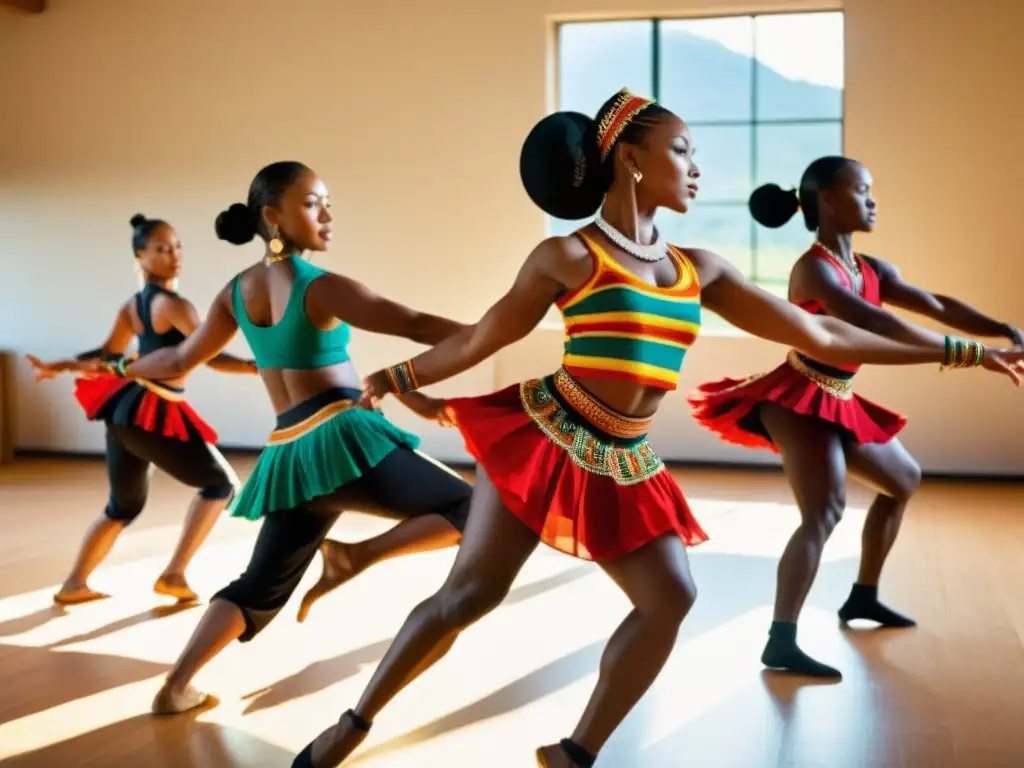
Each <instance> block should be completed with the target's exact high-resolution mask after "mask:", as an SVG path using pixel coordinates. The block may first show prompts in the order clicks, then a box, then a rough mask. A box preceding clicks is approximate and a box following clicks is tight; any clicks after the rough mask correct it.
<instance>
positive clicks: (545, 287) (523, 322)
mask: <svg viewBox="0 0 1024 768" xmlns="http://www.w3.org/2000/svg"><path fill="white" fill-rule="evenodd" d="M566 247H567V246H566V243H565V238H550V239H548V240H545V241H544V242H543V243H541V244H540V245H539V246H537V248H535V249H534V251H533V253H531V254H530V256H529V257H528V258H527V259H526V262H525V263H524V264H523V266H522V267H521V268H520V270H519V274H518V275H517V276H516V279H515V282H514V283H513V284H512V287H511V288H510V289H509V291H508V292H507V293H506V294H505V295H504V296H502V297H501V298H500V299H498V301H497V303H496V304H494V305H493V306H492V307H491V308H490V309H488V310H487V312H485V313H484V316H483V317H482V318H480V320H479V321H478V322H477V323H475V324H473V325H470V326H467V327H465V328H464V329H463V330H461V331H459V332H458V333H456V334H455V335H453V336H449V337H448V338H446V339H445V340H444V341H442V342H441V343H440V344H437V345H436V346H434V347H431V348H430V349H428V350H426V351H425V352H423V353H421V354H419V355H417V356H416V357H414V358H413V359H412V360H410V361H409V362H408V363H404V364H403V366H407V367H411V368H412V371H413V375H414V376H415V385H414V387H413V388H418V387H423V386H427V385H428V384H434V383H436V382H438V381H443V380H444V379H448V378H451V377H452V376H455V375H456V374H459V373H462V372H463V371H465V370H468V369H470V368H472V367H473V366H474V365H476V364H478V363H480V362H483V361H484V360H486V359H487V358H488V357H490V356H491V355H493V354H494V353H495V352H497V351H498V350H500V349H502V348H503V347H507V346H508V345H509V344H512V343H514V342H516V341H519V340H520V339H522V338H523V337H525V336H526V335H527V334H528V333H529V332H530V331H532V330H533V329H534V328H536V327H537V325H539V324H540V321H541V320H543V319H544V315H545V313H546V312H547V311H548V308H549V307H550V306H551V304H552V303H553V302H554V301H555V299H557V298H558V296H559V295H560V294H561V293H562V292H563V291H564V290H565V283H564V281H563V280H562V279H561V278H560V277H559V275H562V274H564V273H565V271H566V262H567V260H568V259H569V258H570V256H569V255H568V253H567V250H566ZM367 384H368V386H367V391H366V394H368V395H369V396H370V397H379V396H381V395H383V394H385V393H387V392H389V391H392V390H393V387H391V386H390V379H389V378H388V376H387V371H377V372H376V373H374V374H372V375H371V376H369V377H367Z"/></svg>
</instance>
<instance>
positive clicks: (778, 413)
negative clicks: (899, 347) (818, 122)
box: [690, 157, 1024, 677]
mask: <svg viewBox="0 0 1024 768" xmlns="http://www.w3.org/2000/svg"><path fill="white" fill-rule="evenodd" d="M801 209H802V211H803V216H804V222H805V223H806V225H807V228H808V229H809V230H811V231H812V232H814V231H817V236H818V237H817V241H816V242H815V243H814V244H813V245H812V246H811V248H810V250H808V251H807V253H805V254H804V255H803V256H802V257H801V258H800V259H799V260H798V261H797V263H796V265H795V266H794V267H793V271H792V273H791V275H790V280H789V298H790V301H792V302H794V303H795V304H797V305H798V306H800V307H802V308H803V309H805V310H806V311H808V312H810V313H812V314H815V315H831V316H832V317H836V318H839V319H841V320H845V321H846V322H848V323H851V324H852V325H856V326H858V327H860V328H863V329H865V330H868V331H872V332H873V333H876V334H879V335H881V336H885V337H887V338H890V339H893V340H896V341H905V342H908V343H914V344H917V343H928V342H929V341H933V342H938V341H939V340H941V339H942V336H941V335H940V334H937V333H934V332H932V331H927V330H925V329H923V328H920V327H918V326H915V325H912V324H911V323H908V322H907V321H906V320H903V319H902V318H901V317H899V316H898V315H895V314H893V313H892V312H889V311H888V310H886V309H884V308H883V307H882V305H883V303H886V304H892V305H894V306H897V307H902V308H904V309H909V310H911V311H914V312H917V313H919V314H922V315H925V316H927V317H931V318H932V319H935V320H938V321H939V322H941V323H943V324H945V325H947V326H949V327H951V328H955V329H957V330H960V331H963V332H966V333H969V334H971V335H974V336H989V337H1000V336H1001V337H1006V338H1008V339H1010V340H1011V341H1012V342H1013V343H1014V344H1017V345H1019V344H1021V343H1022V342H1024V338H1022V336H1021V332H1020V331H1018V330H1017V329H1016V328H1014V327H1013V326H1011V325H1008V324H1006V323H1000V322H997V321H996V320H993V319H991V318H989V317H986V316H985V315H983V314H982V313H981V312H979V311H977V310H975V309H973V308H971V307H969V306H968V305H967V304H965V303H963V302H962V301H959V300H957V299H954V298H951V297H949V296H941V295H938V294H932V293H929V292H928V291H926V290H924V289H922V288H918V287H916V286H913V285H910V284H908V283H906V282H904V281H903V279H902V278H901V277H900V273H899V271H898V270H897V269H896V267H894V266H893V265H892V264H889V263H887V262H884V261H882V260H880V259H876V258H873V257H870V256H864V255H861V254H857V253H854V251H853V245H852V239H853V234H854V233H855V232H871V231H872V230H873V229H874V226H875V216H876V213H877V204H876V202H875V198H874V195H873V194H872V191H871V174H870V173H868V170H867V169H866V168H865V167H864V166H863V165H861V164H860V163H858V162H856V161H854V160H850V159H848V158H845V157H822V158H820V159H818V160H815V161H814V162H813V163H811V165H810V166H809V167H808V168H807V170H806V171H805V172H804V175H803V178H802V179H801V181H800V190H799V198H798V196H797V191H796V190H792V191H789V192H786V191H783V190H782V189H780V188H779V187H778V186H777V185H774V184H769V185H766V186H763V187H761V188H759V189H757V190H756V191H755V192H754V194H753V195H752V196H751V198H750V210H751V213H752V214H753V215H754V218H755V219H756V220H757V221H758V222H759V223H760V224H762V225H764V226H766V227H772V228H775V227H781V226H782V225H783V224H785V223H786V222H788V221H789V220H790V219H791V218H792V217H793V215H794V214H796V212H797V210H801ZM947 338H948V337H947ZM966 352H967V350H966V348H964V347H954V348H952V349H951V350H950V353H951V356H952V359H953V366H952V367H958V365H957V363H958V361H959V363H960V364H963V365H966V364H967V363H968V362H969V361H967V360H966V359H964V357H965V355H966ZM859 367H860V366H857V365H848V366H829V365H824V364H822V363H821V362H820V361H817V360H813V359H811V358H809V357H807V356H806V355H803V354H801V353H799V352H797V351H795V350H793V351H791V352H790V353H789V355H788V356H787V358H786V362H784V363H783V364H782V365H780V366H779V367H778V368H776V369H775V370H773V371H771V372H770V373H766V374H762V375H759V376H754V377H751V378H749V379H746V380H737V379H723V380H721V381H716V382H711V383H706V384H703V385H702V386H701V387H700V388H699V389H698V391H697V392H696V393H695V394H693V395H692V396H691V397H690V403H691V406H692V407H693V413H694V415H695V417H696V418H697V420H698V421H699V422H700V423H701V424H703V425H704V426H705V427H707V428H708V429H711V430H712V431H714V432H716V433H717V434H718V435H719V436H720V437H721V438H722V439H723V440H725V441H727V442H731V443H737V444H739V445H744V446H748V447H751V448H767V449H769V450H771V451H775V452H776V453H779V454H781V455H782V460H783V466H784V467H785V470H786V476H787V477H788V478H789V482H790V485H791V486H792V488H793V492H794V494H795V495H796V500H797V504H798V506H799V507H800V514H801V517H802V519H803V522H802V523H801V525H800V527H799V528H797V530H796V532H795V533H794V534H793V536H792V538H791V539H790V540H789V544H788V545H787V546H786V549H785V551H784V552H783V555H782V559H781V561H780V563H779V573H778V586H777V594H776V598H775V617H774V619H775V620H774V621H773V623H772V627H771V630H770V631H769V634H768V642H767V645H766V646H765V649H764V653H763V654H762V656H761V661H762V662H763V663H764V664H765V665H766V666H768V667H771V668H775V669H784V670H789V671H792V672H796V673H800V674H805V675H811V676H814V677H841V674H840V672H839V671H838V670H837V669H834V668H833V667H830V666H828V665H826V664H822V663H820V662H818V661H815V660H814V659H812V658H811V657H810V656H808V655H807V654H805V653H804V652H803V651H801V650H800V648H799V646H798V645H797V643H796V621H797V617H798V616H799V615H800V609H801V608H802V607H803V604H804V600H805V599H806V597H807V593H808V592H809V591H810V588H811V584H812V583H813V582H814V576H815V574H816V573H817V570H818V564H819V562H820V560H821V553H822V549H823V548H824V546H825V542H826V541H827V540H828V537H829V535H830V534H831V533H832V530H833V529H834V528H835V526H836V523H838V522H839V518H840V517H841V516H842V513H843V509H844V507H845V506H846V477H847V474H850V475H852V476H853V477H855V478H856V479H858V480H860V481H862V482H864V483H866V484H868V485H869V486H871V487H872V488H875V489H877V490H878V491H879V494H878V496H877V497H876V498H875V501H874V503H873V504H872V505H871V508H870V509H869V511H868V515H867V520H866V521H865V523H864V532H863V537H862V540H863V552H862V554H861V562H860V572H859V574H858V576H857V582H856V583H855V584H854V585H853V590H852V592H851V593H850V596H849V598H848V599H847V600H846V603H845V604H844V605H843V606H842V608H840V610H839V618H840V619H841V620H842V621H843V622H849V621H851V620H853V619H868V620H873V621H876V622H878V623H879V624H881V625H883V626H888V627H911V626H914V621H913V620H912V619H909V618H907V617H906V616H903V615H901V614H899V613H897V612H896V611H894V610H892V609H891V608H888V607H886V606H885V605H883V604H882V603H880V602H879V600H878V581H879V578H880V576H881V572H882V566H883V564H884V563H885V560H886V557H887V556H888V554H889V551H890V550H891V549H892V545H893V542H894V541H895V540H896V534H897V533H898V532H899V528H900V523H901V521H902V519H903V510H904V509H905V507H906V504H907V501H908V500H909V499H910V496H911V495H912V494H913V493H914V491H916V490H917V487H918V484H919V482H920V479H921V469H920V467H919V466H918V465H917V462H915V461H914V459H913V457H912V456H911V455H910V454H909V453H908V452H907V450H906V449H905V448H904V447H903V445H902V444H901V443H900V442H899V440H897V439H896V438H895V435H896V434H897V433H898V432H899V431H900V430H901V429H902V428H903V426H904V424H905V423H906V420H905V419H904V418H903V417H902V416H900V415H899V414H896V413H893V412H892V411H889V410H887V409H885V408H883V407H881V406H879V405H876V404H875V403H872V402H871V401H869V400H866V399H864V398H863V397H861V396H859V395H856V394H854V393H853V386H852V385H853V378H854V374H855V373H856V372H857V370H858V368H859Z"/></svg>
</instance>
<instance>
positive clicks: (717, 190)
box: [691, 125, 753, 204]
mask: <svg viewBox="0 0 1024 768" xmlns="http://www.w3.org/2000/svg"><path fill="white" fill-rule="evenodd" d="M691 132H692V136H693V146H694V148H695V149H696V150H697V154H696V156H695V157H694V159H695V160H696V161H697V165H698V166H699V167H700V173H701V176H700V181H699V183H700V196H699V197H698V198H697V200H698V204H699V202H700V201H701V200H707V201H715V202H730V203H745V202H746V200H747V198H748V197H749V196H750V181H751V175H752V167H751V159H752V158H751V147H750V142H751V140H752V138H753V128H751V127H750V126H748V125H742V126H731V125H730V126H720V125H702V126H696V127H694V128H692V129H691Z"/></svg>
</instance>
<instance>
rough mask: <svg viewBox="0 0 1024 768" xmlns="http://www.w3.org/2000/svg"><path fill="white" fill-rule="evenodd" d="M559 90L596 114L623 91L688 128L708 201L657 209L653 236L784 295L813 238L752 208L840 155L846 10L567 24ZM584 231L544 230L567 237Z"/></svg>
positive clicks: (563, 226) (568, 102) (553, 226)
mask: <svg viewBox="0 0 1024 768" xmlns="http://www.w3.org/2000/svg"><path fill="white" fill-rule="evenodd" d="M557 87H558V108H559V109H563V110H575V111H578V112H583V113H585V114H589V115H593V114H595V113H596V112H597V110H598V109H599V108H600V106H601V104H603V103H604V101H605V100H606V99H608V98H609V97H610V96H611V95H612V94H613V93H615V92H616V91H617V90H618V89H619V88H622V87H628V88H630V89H631V90H633V91H635V92H636V93H639V94H641V95H645V96H652V97H653V98H654V99H656V100H657V101H658V102H660V103H661V104H663V105H664V106H665V107H667V108H669V109H671V110H672V111H673V112H676V113H677V114H678V115H680V116H681V117H682V118H683V119H684V120H686V122H687V123H688V124H689V125H690V128H691V130H692V132H693V138H694V144H695V146H696V148H697V162H698V164H699V165H700V167H701V172H702V178H701V194H700V196H699V197H698V198H697V200H696V201H695V203H694V205H693V207H691V209H690V212H689V213H688V214H687V215H686V216H685V217H683V216H679V215H678V214H674V213H671V212H669V211H661V212H659V214H658V228H659V229H660V230H661V232H662V233H663V235H664V236H665V237H666V238H667V239H668V240H669V241H670V242H673V243H679V244H680V245H692V246H699V247H702V248H707V249H709V250H713V251H715V252H717V253H719V254H721V255H722V256H724V257H725V258H727V259H729V260H730V261H731V262H732V263H733V264H735V265H736V266H737V267H738V268H739V269H740V270H742V271H743V273H744V274H745V275H747V276H748V277H749V278H751V279H753V280H754V281H756V282H757V283H758V284H759V285H761V286H762V287H765V288H767V289H769V290H773V291H775V292H779V293H780V294H781V295H785V290H786V282H787V279H788V276H789V270H790V268H791V267H792V264H793V262H794V261H795V260H796V258H797V257H798V256H799V255H800V254H801V253H803V252H804V251H805V250H806V248H807V246H808V245H809V243H810V239H811V236H810V233H808V232H807V230H806V228H805V227H804V224H803V220H802V219H801V217H799V216H796V217H794V219H793V220H792V221H791V222H790V223H789V224H787V225H786V226H785V227H782V228H781V229H777V230H768V229H765V228H764V227H761V226H759V225H757V224H756V223H755V222H754V220H753V219H752V218H751V216H750V213H749V211H748V209H747V200H748V198H749V196H750V193H751V192H752V191H753V190H754V188H755V187H757V186H759V185H761V184H764V183H767V182H775V183H777V184H779V185H780V186H781V187H783V188H787V189H788V188H790V187H796V186H797V185H798V184H799V183H800V176H801V175H802V174H803V171H804V169H805V168H806V167H807V165H808V164H809V163H810V162H811V161H812V160H814V159H815V158H817V157H820V156H822V155H828V154H841V153H842V146H843V14H842V13H841V12H822V13H778V14H765V15H753V16H732V17H724V18H707V19H650V20H643V21H609V22H572V23H564V24H561V25H560V26H559V29H558V82H557ZM582 223H583V222H565V221H558V220H551V221H550V223H549V227H550V230H551V232H552V234H567V233H569V232H572V231H573V230H575V229H576V228H577V227H579V226H580V225H581V224H582ZM709 319H710V318H709Z"/></svg>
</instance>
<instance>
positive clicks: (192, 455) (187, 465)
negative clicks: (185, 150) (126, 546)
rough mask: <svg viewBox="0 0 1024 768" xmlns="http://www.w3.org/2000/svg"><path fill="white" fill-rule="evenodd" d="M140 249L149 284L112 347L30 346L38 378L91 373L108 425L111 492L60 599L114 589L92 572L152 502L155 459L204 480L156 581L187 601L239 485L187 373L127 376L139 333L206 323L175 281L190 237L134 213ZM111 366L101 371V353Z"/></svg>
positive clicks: (121, 314) (79, 599) (250, 367)
mask: <svg viewBox="0 0 1024 768" xmlns="http://www.w3.org/2000/svg"><path fill="white" fill-rule="evenodd" d="M131 224H132V248H133V250H134V251H135V258H136V261H137V263H138V265H139V267H140V269H141V270H142V274H143V279H144V281H145V285H144V286H143V288H142V290H141V291H139V292H138V293H137V294H135V295H134V296H133V297H132V298H130V299H129V300H128V301H126V302H125V303H124V304H123V305H122V306H121V308H120V309H119V310H118V313H117V319H116V320H115V322H114V327H113V328H112V329H111V331H110V335H109V336H108V337H107V340H106V341H105V342H104V343H103V345H102V346H100V347H97V348H96V349H93V350H90V351H88V352H84V353H82V354H81V355H79V356H78V357H77V358H74V359H69V360H57V361H54V362H50V363H44V362H42V361H41V360H39V359H38V358H36V357H34V356H32V355H29V356H28V357H29V360H30V361H31V362H32V365H33V366H34V367H35V369H36V379H37V380H43V379H47V378H51V377H52V376H55V375H56V374H58V373H62V372H68V373H78V374H86V375H84V376H82V377H80V378H79V379H78V380H77V381H76V383H75V398H76V399H77V400H78V402H79V404H80V405H81V406H82V408H83V410H84V411H85V413H86V416H87V417H88V418H89V419H90V420H93V421H102V422H104V424H105V425H106V432H107V435H106V442H107V475H108V477H109V482H110V498H109V500H108V502H107V505H106V508H105V509H104V510H103V513H102V514H101V515H100V516H99V518H98V519H97V520H96V521H95V522H94V523H93V524H92V526H90V528H89V530H88V532H87V533H86V535H85V539H84V541H83V542H82V547H81V550H80V551H79V554H78V558H77V560H76V561H75V565H74V567H73V569H72V571H71V574H70V575H69V576H68V577H67V580H66V581H65V582H64V585H63V586H62V587H61V588H60V590H59V591H58V592H57V594H56V595H54V600H55V601H56V602H58V603H62V604H73V603H83V602H88V601H90V600H96V599H99V598H102V597H106V595H104V594H102V593H100V592H97V591H95V590H93V589H91V588H90V587H89V585H88V579H89V575H90V574H91V573H92V572H93V571H94V570H95V569H96V568H97V566H99V564H100V563H101V562H102V561H103V559H104V558H105V557H106V556H107V553H108V552H109V551H110V549H111V547H112V546H113V545H114V542H115V541H116V540H117V537H118V536H119V535H120V534H121V532H122V531H123V530H124V528H125V527H126V526H127V525H128V524H129V523H131V522H132V521H133V520H134V519H135V518H136V517H138V515H139V513H140V512H142V509H143V507H144V506H145V504H146V498H147V495H148V492H149V475H150V468H151V466H152V465H155V466H157V467H159V468H160V469H162V470H163V471H164V472H166V473H167V474H169V475H171V476H172V477H174V478H175V479H177V480H179V481H180V482H182V483H184V484H185V485H189V486H192V487H193V488H197V489H199V491H198V493H197V494H196V496H195V498H194V500H193V501H192V506H191V509H190V510H189V514H188V517H187V518H186V520H185V525H184V529H183V531H182V534H181V538H180V540H179V541H178V546H177V548H176V549H175V551H174V554H173V555H172V557H171V561H170V562H169V563H168V565H167V567H166V568H165V569H164V571H163V573H162V574H161V575H160V576H159V577H158V578H157V580H156V583H155V585H154V587H153V589H154V591H155V592H157V593H158V594H162V595H167V596H170V597H174V598H177V599H178V600H195V599H197V595H196V593H195V592H193V591H192V589H191V588H190V587H189V585H188V582H187V580H186V579H185V569H186V568H187V566H188V564H189V562H190V561H191V560H192V557H193V556H194V555H195V553H196V551H197V550H198V549H199V547H200V545H201V544H202V543H203V541H204V540H205V539H206V537H207V535H208V534H209V532H210V530H211V529H212V528H213V525H214V523H215V522H216V521H217V518H218V516H219V515H220V513H221V511H222V510H223V509H224V507H225V505H226V504H227V503H228V500H229V499H230V498H231V496H232V494H233V493H234V491H235V488H236V487H237V485H238V478H237V477H236V476H235V473H234V471H233V470H232V469H231V467H230V465H229V464H228V463H227V461H226V460H225V459H224V457H223V456H222V455H221V454H220V452H219V451H218V450H217V449H216V447H214V444H215V443H216V442H217V433H216V432H215V431H214V430H213V429H212V428H211V427H210V426H209V425H208V424H207V423H206V422H205V421H204V420H203V419H202V418H200V417H199V415H198V414H197V413H196V412H195V411H194V410H192V408H191V407H190V406H189V405H188V403H186V402H185V400H184V386H183V385H184V377H182V378H181V379H172V380H167V381H161V382H155V381H146V380H133V379H126V378H124V377H123V376H120V375H118V373H117V371H118V369H119V368H120V369H123V367H124V364H125V362H126V361H127V358H126V357H125V352H126V351H127V349H128V346H129V344H130V343H131V341H132V338H133V337H134V338H136V339H137V340H138V349H139V352H140V354H148V353H150V352H153V351H156V350H158V349H162V348H164V347H170V346H175V345H177V344H179V343H181V342H182V341H184V340H185V338H186V337H187V336H188V335H189V334H190V333H191V332H192V331H193V330H194V329H195V328H196V327H197V326H198V325H199V315H198V313H197V312H196V310H195V307H194V306H193V305H192V304H191V302H189V301H188V300H187V299H185V298H183V297H182V296H180V295H178V294H177V293H176V292H175V291H174V290H173V289H172V286H173V285H174V282H175V281H176V279H177V277H178V275H179V274H180V271H181V243H180V241H179V240H178V236H177V234H176V233H175V231H174V230H173V229H172V228H171V226H170V225H168V224H167V223H165V222H163V221H160V220H158V219H147V218H146V217H144V216H142V215H137V216H134V217H132V220H131ZM98 359H103V360H105V361H106V366H107V372H106V373H104V374H102V375H96V374H95V369H96V367H97V365H96V364H97V360H98ZM209 365H210V367H211V368H215V369H217V370H220V371H224V372H227V373H248V374H255V373H256V366H255V365H254V364H253V363H252V362H251V361H249V360H240V359H239V358H236V357H234V356H232V355H227V354H221V355H218V356H217V357H216V358H214V359H212V360H210V362H209Z"/></svg>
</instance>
